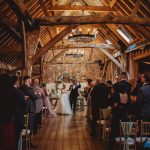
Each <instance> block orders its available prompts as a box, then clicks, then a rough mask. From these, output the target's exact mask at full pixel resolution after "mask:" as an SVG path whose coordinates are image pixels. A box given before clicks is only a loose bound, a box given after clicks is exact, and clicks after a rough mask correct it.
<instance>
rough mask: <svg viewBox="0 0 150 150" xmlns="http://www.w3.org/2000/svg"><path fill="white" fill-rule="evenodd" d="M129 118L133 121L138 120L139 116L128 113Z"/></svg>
mask: <svg viewBox="0 0 150 150" xmlns="http://www.w3.org/2000/svg"><path fill="white" fill-rule="evenodd" d="M128 118H129V121H132V122H136V121H137V116H135V115H128Z"/></svg>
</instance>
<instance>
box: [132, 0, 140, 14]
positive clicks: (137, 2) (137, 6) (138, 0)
mask: <svg viewBox="0 0 150 150" xmlns="http://www.w3.org/2000/svg"><path fill="white" fill-rule="evenodd" d="M141 3H142V0H137V1H136V3H135V6H134V8H133V11H132V13H131V16H135V15H136V14H137V11H138V9H139V7H140V5H141Z"/></svg>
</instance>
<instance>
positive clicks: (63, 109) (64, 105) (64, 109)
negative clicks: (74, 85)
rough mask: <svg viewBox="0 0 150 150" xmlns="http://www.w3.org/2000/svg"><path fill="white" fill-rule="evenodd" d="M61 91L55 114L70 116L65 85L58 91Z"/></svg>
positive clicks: (70, 111)
mask: <svg viewBox="0 0 150 150" xmlns="http://www.w3.org/2000/svg"><path fill="white" fill-rule="evenodd" d="M60 90H61V95H60V99H59V101H58V102H57V105H56V108H55V112H56V113H58V114H68V115H70V114H72V110H71V106H70V102H69V98H68V93H67V90H66V85H65V84H63V87H62V88H61V89H60Z"/></svg>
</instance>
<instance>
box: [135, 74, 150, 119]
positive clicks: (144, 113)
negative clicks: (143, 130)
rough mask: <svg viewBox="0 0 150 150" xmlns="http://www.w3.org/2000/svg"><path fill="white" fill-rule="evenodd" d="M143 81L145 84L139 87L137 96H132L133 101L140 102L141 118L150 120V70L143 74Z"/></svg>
mask: <svg viewBox="0 0 150 150" xmlns="http://www.w3.org/2000/svg"><path fill="white" fill-rule="evenodd" d="M141 82H142V83H143V86H142V87H141V88H140V89H139V91H138V95H137V97H133V98H132V101H137V102H138V103H139V106H140V117H141V119H142V120H143V121H150V72H145V73H143V74H142V77H141Z"/></svg>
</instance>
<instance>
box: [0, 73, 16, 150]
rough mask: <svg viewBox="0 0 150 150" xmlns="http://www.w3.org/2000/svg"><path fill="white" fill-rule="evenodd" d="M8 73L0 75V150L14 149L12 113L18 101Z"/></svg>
mask: <svg viewBox="0 0 150 150" xmlns="http://www.w3.org/2000/svg"><path fill="white" fill-rule="evenodd" d="M10 83H11V80H10V77H9V75H6V74H3V75H1V76H0V91H1V94H0V96H1V98H0V150H16V149H17V146H16V145H17V144H16V137H15V129H14V122H13V115H14V113H15V112H16V110H17V107H18V101H17V98H16V95H15V94H14V92H13V91H12V88H11V85H10Z"/></svg>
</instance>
